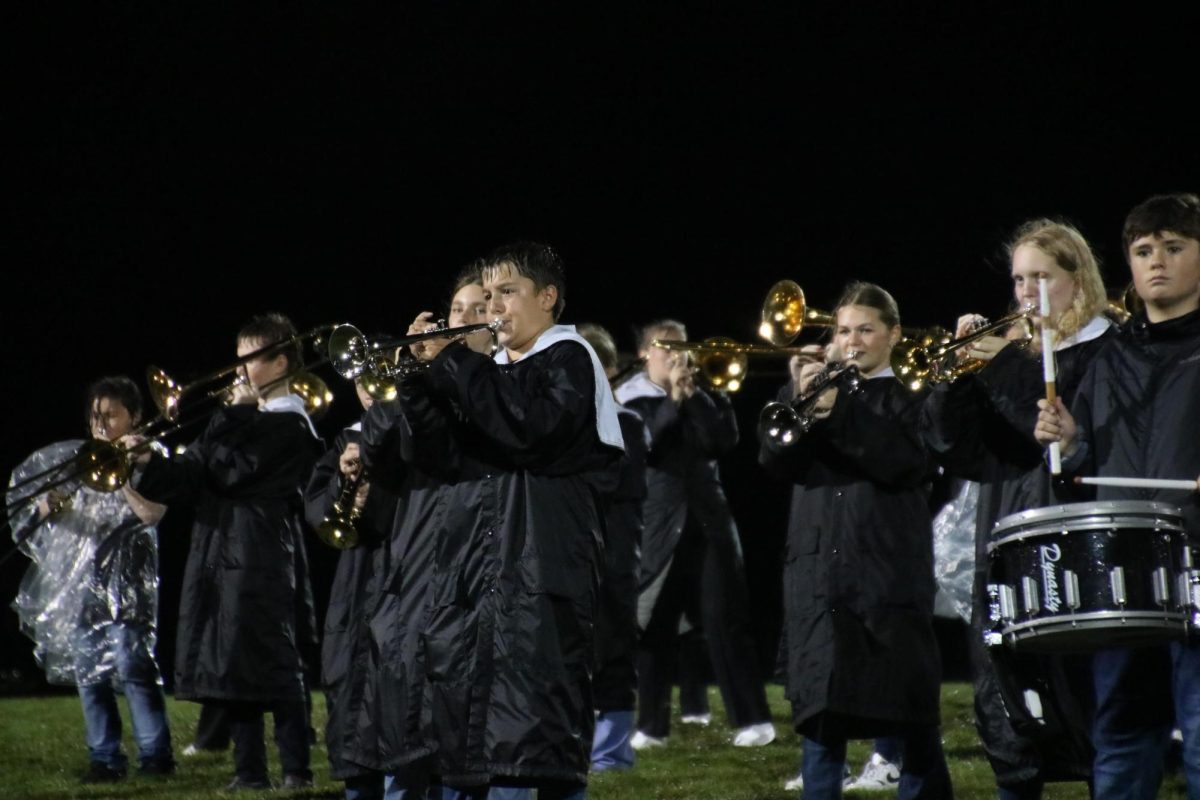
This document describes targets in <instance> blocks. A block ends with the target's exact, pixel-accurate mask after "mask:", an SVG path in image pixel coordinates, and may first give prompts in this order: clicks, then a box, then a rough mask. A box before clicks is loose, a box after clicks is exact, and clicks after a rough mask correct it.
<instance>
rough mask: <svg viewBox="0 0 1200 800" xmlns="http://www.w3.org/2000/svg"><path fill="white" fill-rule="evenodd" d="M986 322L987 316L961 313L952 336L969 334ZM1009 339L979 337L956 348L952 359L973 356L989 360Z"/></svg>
mask: <svg viewBox="0 0 1200 800" xmlns="http://www.w3.org/2000/svg"><path fill="white" fill-rule="evenodd" d="M987 324H988V319H987V317H984V316H981V315H979V314H963V315H962V316H961V317H959V318H958V325H957V326H956V327H955V331H954V338H956V339H961V338H963V337H964V336H970V335H971V334H972V333H974V332H975V331H977V330H979V329H980V328H982V327H983V326H985V325H987ZM1010 341H1012V340H1011V339H1010V338H1008V337H1007V336H999V335H992V336H983V337H980V338H979V339H976V340H975V341H974V342H971V344H969V345H967V346H966V347H963V348H961V349H959V350H956V351H955V353H954V360H955V361H956V362H962V361H966V360H967V359H972V358H973V359H976V360H979V361H991V360H992V359H993V358H995V357H996V354H997V353H999V352H1000V351H1001V350H1003V349H1004V348H1005V347H1007V346H1008V344H1009V342H1010Z"/></svg>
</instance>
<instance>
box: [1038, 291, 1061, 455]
mask: <svg viewBox="0 0 1200 800" xmlns="http://www.w3.org/2000/svg"><path fill="white" fill-rule="evenodd" d="M1038 313H1039V314H1040V315H1041V317H1042V377H1043V378H1044V379H1045V381H1046V400H1048V401H1049V402H1050V405H1054V398H1055V397H1057V396H1058V390H1057V388H1056V386H1055V383H1056V381H1057V376H1056V375H1055V372H1054V330H1053V329H1052V328H1051V327H1050V291H1049V289H1048V288H1047V286H1046V278H1045V277H1041V278H1038ZM1050 474H1051V475H1061V474H1062V448H1061V447H1059V444H1058V442H1052V443H1051V444H1050Z"/></svg>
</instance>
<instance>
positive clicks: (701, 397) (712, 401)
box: [666, 389, 738, 458]
mask: <svg viewBox="0 0 1200 800" xmlns="http://www.w3.org/2000/svg"><path fill="white" fill-rule="evenodd" d="M666 405H674V403H671V402H670V401H668V402H667V403H666ZM679 413H680V416H682V418H683V420H684V424H686V425H687V426H688V427H689V428H691V430H692V433H693V434H694V435H695V438H696V441H697V443H699V445H700V451H701V452H702V453H703V454H704V456H705V457H706V458H720V457H721V456H723V455H725V454H727V453H729V452H730V451H732V450H733V448H734V447H736V446H737V443H738V426H737V417H736V416H734V413H733V403H731V402H730V401H729V398H728V397H727V396H726V395H725V394H724V393H723V392H719V393H717V394H715V395H710V394H708V393H707V392H704V391H701V390H699V389H697V390H696V391H695V392H694V393H693V394H692V396H691V397H689V398H687V399H686V400H684V401H683V403H682V404H681V405H680V406H679Z"/></svg>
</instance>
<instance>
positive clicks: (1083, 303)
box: [1006, 219, 1108, 352]
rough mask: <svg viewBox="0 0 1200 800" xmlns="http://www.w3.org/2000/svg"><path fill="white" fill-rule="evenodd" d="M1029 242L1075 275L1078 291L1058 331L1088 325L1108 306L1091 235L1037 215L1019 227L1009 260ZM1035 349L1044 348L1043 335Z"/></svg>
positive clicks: (1036, 340)
mask: <svg viewBox="0 0 1200 800" xmlns="http://www.w3.org/2000/svg"><path fill="white" fill-rule="evenodd" d="M1022 245H1029V246H1030V247H1036V248H1037V249H1038V250H1040V251H1041V252H1043V253H1045V254H1046V255H1048V256H1050V257H1051V258H1052V259H1054V263H1055V264H1057V265H1058V266H1060V267H1061V268H1063V269H1064V270H1066V271H1067V272H1069V273H1071V274H1072V275H1074V276H1075V284H1076V289H1075V295H1074V297H1073V298H1072V300H1071V307H1070V308H1068V309H1067V310H1066V311H1064V312H1063V315H1062V317H1061V319H1059V321H1058V330H1057V334H1058V336H1059V337H1060V338H1061V337H1067V336H1070V335H1072V334H1074V333H1076V332H1078V331H1079V329H1080V328H1082V327H1083V326H1084V325H1087V324H1088V323H1089V322H1091V321H1092V319H1093V318H1094V317H1095V316H1096V315H1098V314H1101V313H1103V312H1104V310H1105V309H1106V308H1107V307H1108V293H1107V292H1106V291H1105V289H1104V279H1103V278H1101V277H1100V264H1099V262H1098V261H1097V260H1096V256H1095V254H1093V253H1092V248H1091V247H1090V246H1089V245H1088V243H1087V239H1084V238H1083V234H1082V233H1080V232H1079V231H1078V229H1076V228H1075V226H1073V225H1071V224H1069V223H1066V222H1059V221H1057V220H1052V219H1033V220H1030V221H1029V222H1026V223H1025V224H1024V225H1022V226H1021V227H1019V228H1017V230H1016V232H1014V233H1013V236H1012V238H1011V239H1010V240H1009V242H1008V245H1007V247H1006V250H1007V252H1008V258H1009V261H1010V262H1011V261H1012V257H1013V254H1014V253H1015V252H1016V251H1017V248H1018V247H1021V246H1022ZM1030 347H1031V348H1032V350H1033V351H1035V352H1038V351H1040V349H1041V339H1040V338H1039V337H1034V339H1033V340H1032V341H1031V342H1030Z"/></svg>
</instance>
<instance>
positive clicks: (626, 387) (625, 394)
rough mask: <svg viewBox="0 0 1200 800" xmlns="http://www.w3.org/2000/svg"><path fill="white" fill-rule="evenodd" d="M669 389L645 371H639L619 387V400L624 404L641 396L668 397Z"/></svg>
mask: <svg viewBox="0 0 1200 800" xmlns="http://www.w3.org/2000/svg"><path fill="white" fill-rule="evenodd" d="M666 396H667V390H666V389H664V388H663V387H661V386H659V385H658V384H657V383H655V382H654V381H652V380H650V378H649V376H647V375H646V373H645V372H639V373H638V374H636V375H634V376H633V377H632V378H630V379H629V380H627V381H625V382H624V383H622V384H621V385H620V386H618V387H617V402H618V403H621V404H622V405H624V404H625V403H628V402H629V401H630V400H636V399H638V398H639V397H666Z"/></svg>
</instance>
